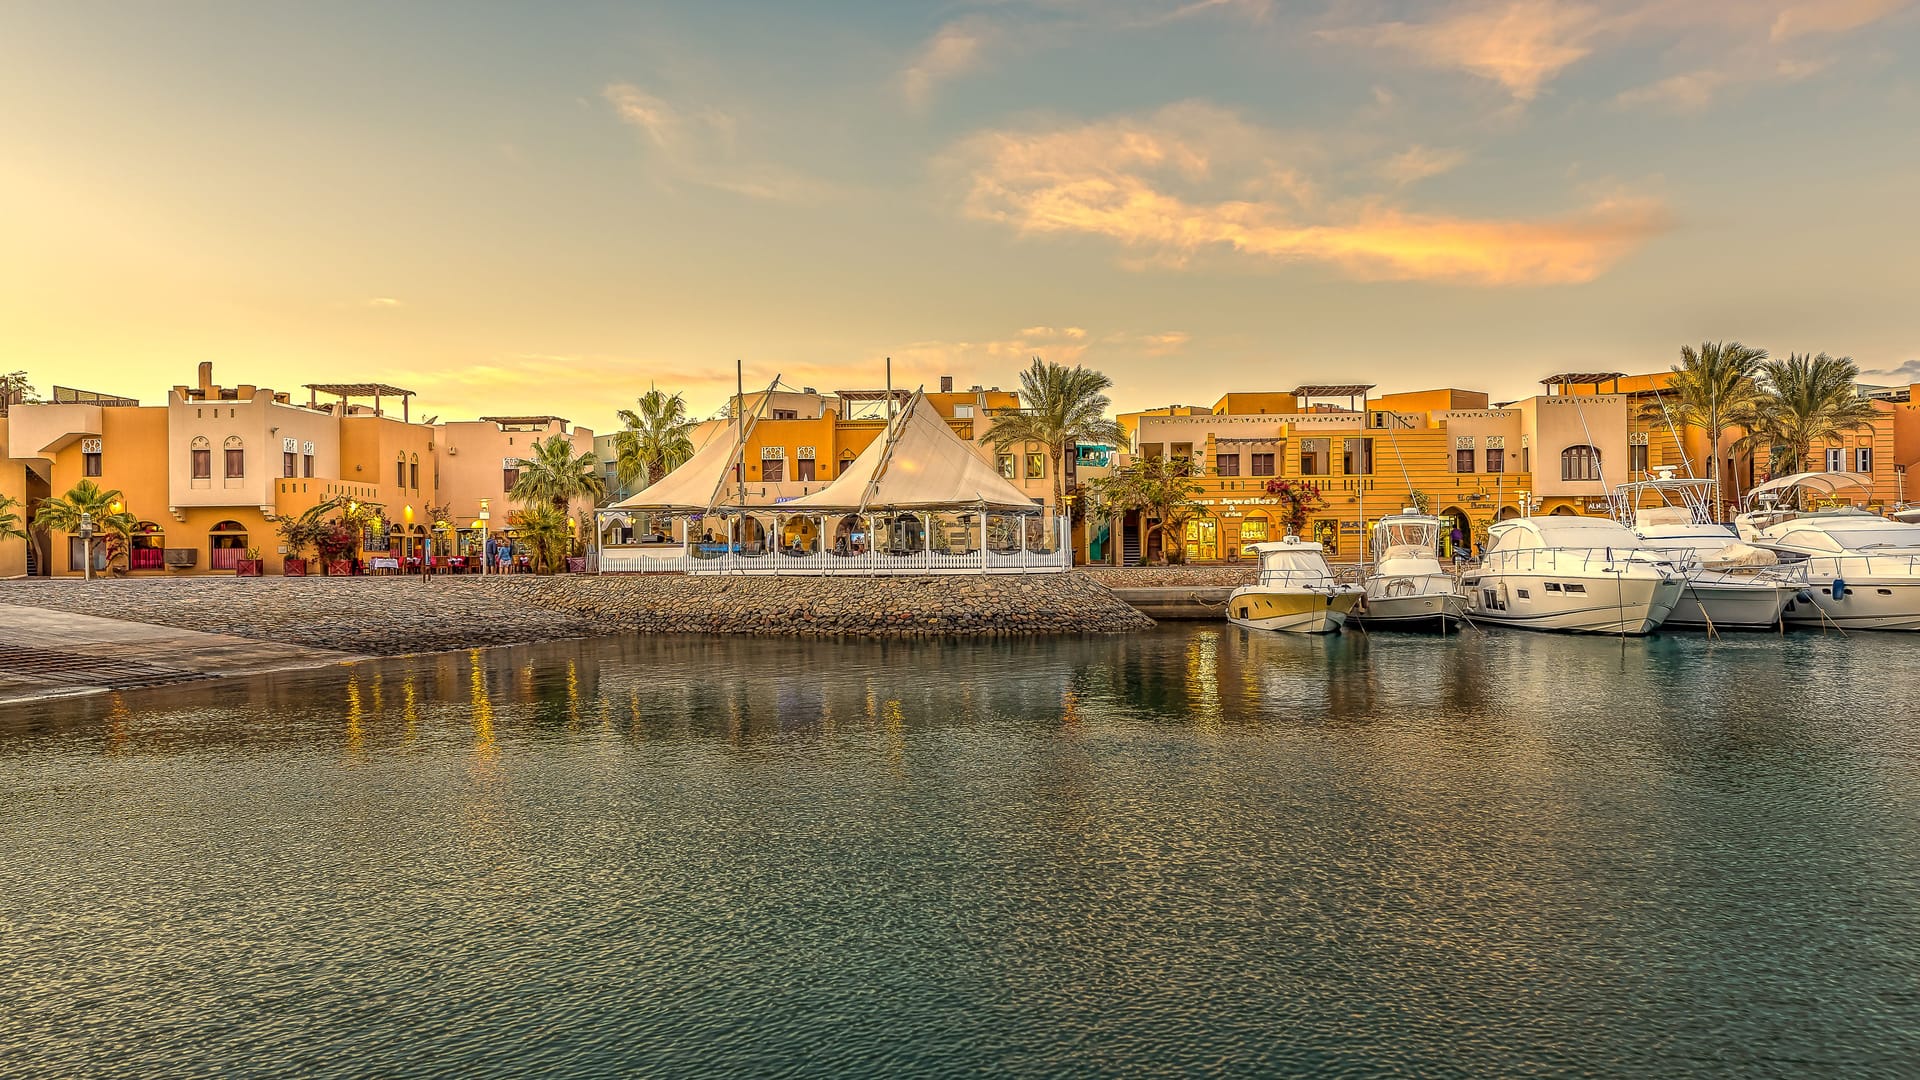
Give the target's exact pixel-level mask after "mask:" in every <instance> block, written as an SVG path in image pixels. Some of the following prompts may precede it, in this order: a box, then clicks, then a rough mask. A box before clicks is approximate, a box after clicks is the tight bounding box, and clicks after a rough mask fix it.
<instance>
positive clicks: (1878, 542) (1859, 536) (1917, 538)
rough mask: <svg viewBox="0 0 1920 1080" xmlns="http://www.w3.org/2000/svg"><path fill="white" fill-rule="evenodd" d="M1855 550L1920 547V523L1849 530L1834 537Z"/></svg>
mask: <svg viewBox="0 0 1920 1080" xmlns="http://www.w3.org/2000/svg"><path fill="white" fill-rule="evenodd" d="M1834 539H1835V540H1838V541H1840V543H1841V544H1842V545H1843V546H1845V547H1847V548H1849V549H1851V550H1854V551H1864V550H1866V549H1868V548H1920V525H1913V526H1908V527H1906V528H1900V527H1899V526H1895V527H1893V528H1891V529H1859V530H1852V529H1850V530H1848V531H1847V532H1844V533H1841V534H1839V535H1836V536H1835V537H1834Z"/></svg>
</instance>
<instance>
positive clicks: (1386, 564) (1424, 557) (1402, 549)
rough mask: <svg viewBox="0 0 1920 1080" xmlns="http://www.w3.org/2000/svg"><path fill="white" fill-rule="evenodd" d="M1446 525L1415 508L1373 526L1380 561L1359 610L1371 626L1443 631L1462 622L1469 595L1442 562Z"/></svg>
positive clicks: (1375, 627)
mask: <svg viewBox="0 0 1920 1080" xmlns="http://www.w3.org/2000/svg"><path fill="white" fill-rule="evenodd" d="M1442 526H1443V523H1442V522H1441V520H1440V519H1439V518H1437V517H1434V516H1432V515H1430V514H1422V513H1420V512H1419V511H1418V510H1417V509H1414V508H1412V507H1409V508H1407V509H1406V510H1403V511H1401V512H1400V513H1398V514H1389V515H1387V516H1386V517H1383V518H1381V519H1380V520H1379V521H1378V522H1376V523H1375V524H1374V526H1373V550H1374V551H1375V552H1376V553H1377V554H1378V557H1379V562H1377V563H1375V564H1374V567H1373V573H1371V574H1369V575H1367V579H1366V583H1365V588H1366V595H1365V597H1364V598H1363V599H1362V600H1361V602H1360V608H1359V610H1358V612H1357V613H1356V614H1355V618H1357V619H1358V620H1359V621H1360V622H1361V623H1362V624H1363V625H1365V626H1366V627H1367V628H1368V629H1389V630H1391V629H1408V630H1410V629H1427V630H1440V631H1442V632H1444V631H1446V630H1449V629H1451V628H1452V627H1453V626H1454V625H1455V624H1457V623H1458V622H1459V621H1460V617H1461V614H1462V613H1463V612H1464V611H1465V610H1466V598H1465V597H1464V596H1462V595H1461V594H1460V586H1459V582H1458V580H1457V579H1455V577H1454V576H1453V574H1451V573H1449V572H1448V571H1447V570H1446V568H1445V567H1444V566H1442V565H1441V563H1440V536H1441V530H1442Z"/></svg>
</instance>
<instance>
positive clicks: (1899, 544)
mask: <svg viewBox="0 0 1920 1080" xmlns="http://www.w3.org/2000/svg"><path fill="white" fill-rule="evenodd" d="M1753 543H1754V544H1755V545H1756V546H1759V547H1765V548H1767V549H1769V550H1772V551H1775V552H1779V553H1781V554H1783V555H1785V556H1787V557H1788V558H1789V559H1796V560H1798V561H1799V562H1800V564H1801V565H1802V566H1804V568H1805V570H1806V574H1807V579H1808V589H1807V592H1806V594H1805V595H1806V597H1807V599H1805V600H1804V601H1802V600H1795V601H1794V602H1793V603H1791V604H1789V605H1788V606H1787V609H1786V620H1787V622H1788V623H1789V624H1795V625H1803V626H1816V625H1818V626H1838V627H1840V628H1841V629H1845V630H1853V629H1862V630H1920V525H1914V524H1909V523H1907V522H1902V521H1894V520H1892V519H1890V518H1884V517H1881V516H1880V515H1878V514H1869V513H1867V512H1866V511H1864V510H1853V509H1845V510H1829V511H1816V512H1813V513H1806V514H1801V515H1799V516H1797V517H1794V518H1792V519H1790V520H1787V521H1783V522H1779V523H1778V524H1774V525H1770V526H1768V527H1766V528H1765V529H1762V530H1761V531H1760V532H1759V534H1758V535H1757V536H1756V537H1755V538H1754V541H1753Z"/></svg>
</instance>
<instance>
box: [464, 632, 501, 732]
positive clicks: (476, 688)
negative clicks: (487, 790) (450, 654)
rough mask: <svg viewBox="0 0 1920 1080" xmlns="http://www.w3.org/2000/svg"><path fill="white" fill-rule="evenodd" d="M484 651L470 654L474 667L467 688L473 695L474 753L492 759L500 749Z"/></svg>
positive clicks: (474, 651) (476, 650)
mask: <svg viewBox="0 0 1920 1080" xmlns="http://www.w3.org/2000/svg"><path fill="white" fill-rule="evenodd" d="M482 651H483V650H480V649H474V650H472V652H471V653H470V654H469V655H470V656H471V657H472V661H473V666H472V668H471V671H470V674H469V675H468V677H467V687H468V690H469V691H470V693H471V694H472V699H471V701H472V713H473V749H474V752H475V753H477V754H479V755H480V756H481V757H482V758H491V757H492V756H493V755H494V754H495V753H496V752H497V751H498V747H497V745H496V744H495V743H494V739H493V699H492V698H490V697H488V696H487V668H486V665H485V664H484V663H482V662H481V654H482Z"/></svg>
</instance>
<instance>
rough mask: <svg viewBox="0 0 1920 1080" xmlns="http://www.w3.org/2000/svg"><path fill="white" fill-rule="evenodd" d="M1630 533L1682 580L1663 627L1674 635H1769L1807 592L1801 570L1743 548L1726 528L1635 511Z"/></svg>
mask: <svg viewBox="0 0 1920 1080" xmlns="http://www.w3.org/2000/svg"><path fill="white" fill-rule="evenodd" d="M1633 532H1634V535H1636V536H1638V537H1639V538H1640V539H1641V541H1642V542H1643V543H1645V544H1646V546H1647V547H1649V548H1652V549H1653V550H1655V551H1658V552H1661V553H1662V554H1664V555H1665V556H1666V557H1667V558H1668V559H1670V560H1671V561H1672V562H1673V564H1674V566H1676V567H1678V568H1679V569H1680V571H1681V572H1682V573H1684V574H1686V577H1687V585H1686V588H1685V590H1683V591H1682V592H1681V595H1680V602H1679V603H1678V604H1676V605H1674V608H1673V613H1672V614H1670V615H1668V616H1667V621H1666V623H1665V625H1666V626H1668V627H1671V628H1674V629H1686V630H1731V629H1745V630H1755V629H1766V630H1771V629H1773V628H1775V627H1778V626H1779V625H1780V620H1781V615H1782V613H1784V612H1785V611H1786V608H1787V605H1788V604H1791V603H1793V602H1794V599H1795V597H1797V596H1799V595H1800V593H1801V592H1802V591H1803V590H1804V589H1806V587H1807V574H1806V569H1805V567H1803V566H1794V565H1788V564H1784V563H1782V561H1781V559H1780V557H1779V556H1778V555H1776V554H1774V553H1773V552H1771V551H1767V550H1766V549H1764V548H1756V547H1752V546H1749V545H1747V544H1744V543H1742V542H1741V541H1740V539H1739V537H1736V536H1735V535H1734V534H1733V530H1732V529H1730V528H1728V527H1727V526H1725V525H1715V524H1713V523H1711V522H1703V521H1694V520H1692V518H1691V516H1690V515H1689V514H1688V513H1687V512H1686V511H1685V510H1681V509H1679V508H1665V507H1662V508H1659V509H1647V510H1641V511H1639V513H1638V515H1637V517H1636V521H1635V524H1634V529H1633Z"/></svg>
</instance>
